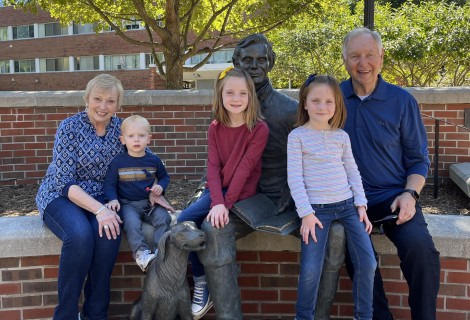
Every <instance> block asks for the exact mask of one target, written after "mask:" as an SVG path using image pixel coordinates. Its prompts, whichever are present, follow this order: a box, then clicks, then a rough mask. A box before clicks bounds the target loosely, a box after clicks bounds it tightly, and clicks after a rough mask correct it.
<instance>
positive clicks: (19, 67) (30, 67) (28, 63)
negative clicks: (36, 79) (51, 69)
mask: <svg viewBox="0 0 470 320" xmlns="http://www.w3.org/2000/svg"><path fill="white" fill-rule="evenodd" d="M13 64H14V65H15V72H36V66H35V64H34V59H31V60H15V61H14V62H13Z"/></svg>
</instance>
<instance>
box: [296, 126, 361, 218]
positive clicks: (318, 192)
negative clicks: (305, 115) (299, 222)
mask: <svg viewBox="0 0 470 320" xmlns="http://www.w3.org/2000/svg"><path fill="white" fill-rule="evenodd" d="M287 177H288V178H287V181H288V183H289V188H290V190H291V194H292V198H293V199H294V202H295V205H296V208H297V213H298V214H299V217H301V218H302V217H304V216H306V215H308V214H310V213H314V211H313V209H312V207H311V204H326V203H334V202H339V201H343V200H346V199H349V198H351V197H354V204H355V205H356V206H366V205H367V199H366V197H365V194H364V189H363V186H362V180H361V176H360V174H359V171H358V169H357V165H356V162H355V161H354V157H353V155H352V151H351V143H350V140H349V136H348V134H347V133H346V132H344V131H343V130H341V129H337V130H313V129H309V128H305V127H298V128H296V129H294V130H292V132H291V133H290V134H289V137H288V144H287Z"/></svg>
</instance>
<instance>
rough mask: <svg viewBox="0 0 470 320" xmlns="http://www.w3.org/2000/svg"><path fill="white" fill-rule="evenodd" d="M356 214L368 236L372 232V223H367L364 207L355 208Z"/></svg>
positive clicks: (367, 218)
mask: <svg viewBox="0 0 470 320" xmlns="http://www.w3.org/2000/svg"><path fill="white" fill-rule="evenodd" d="M357 212H358V213H359V220H360V221H361V222H363V223H364V224H365V225H366V232H367V233H368V234H370V233H371V232H372V223H371V222H370V221H369V217H368V216H367V212H366V207H365V206H359V207H357Z"/></svg>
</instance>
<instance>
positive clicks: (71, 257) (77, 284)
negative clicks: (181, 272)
mask: <svg viewBox="0 0 470 320" xmlns="http://www.w3.org/2000/svg"><path fill="white" fill-rule="evenodd" d="M97 200H98V201H100V202H103V201H102V200H104V199H97ZM44 222H45V224H46V226H47V227H48V228H49V229H50V230H51V231H52V232H53V233H54V234H55V235H56V236H57V237H58V238H59V239H60V240H62V242H63V244H62V251H61V254H60V262H59V278H58V294H59V302H58V305H57V307H56V308H55V310H54V319H77V316H78V302H79V299H80V294H81V292H82V288H83V283H84V282H85V278H86V283H85V287H84V294H85V302H84V304H83V310H82V314H83V316H85V317H87V319H90V320H106V319H108V308H109V297H110V278H111V273H112V271H113V267H114V263H115V261H116V258H117V255H118V252H119V245H120V243H121V236H118V238H117V239H116V240H114V239H111V240H108V238H107V237H106V236H105V235H103V237H101V238H100V236H99V234H98V221H97V220H96V217H95V215H94V214H93V213H91V212H88V211H86V210H84V209H82V208H80V207H78V206H77V205H75V204H74V203H73V202H72V201H70V200H69V199H68V198H66V197H59V198H57V199H55V200H53V201H52V202H51V203H49V205H48V206H47V208H46V210H45V212H44Z"/></svg>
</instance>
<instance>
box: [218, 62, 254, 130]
mask: <svg viewBox="0 0 470 320" xmlns="http://www.w3.org/2000/svg"><path fill="white" fill-rule="evenodd" d="M224 72H225V71H224ZM230 77H237V78H244V79H245V81H246V86H247V87H248V107H247V108H246V110H245V114H244V119H245V123H246V126H247V127H248V129H249V130H252V129H253V128H254V127H255V125H256V123H257V122H258V121H259V120H262V119H263V116H262V115H261V110H260V106H259V102H258V97H257V96H256V90H255V85H254V84H253V80H252V79H251V76H250V75H249V74H248V72H246V71H245V70H243V69H238V68H234V69H231V70H229V71H226V72H225V75H224V76H222V74H221V75H220V76H219V78H218V79H217V81H216V83H215V89H214V98H213V100H212V115H213V117H214V119H215V120H217V121H218V122H220V123H222V124H223V125H225V126H229V125H230V118H229V115H228V112H227V110H226V109H225V108H224V103H223V99H222V91H223V89H224V85H225V82H226V81H227V79H228V78H230ZM220 78H221V79H220Z"/></svg>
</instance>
